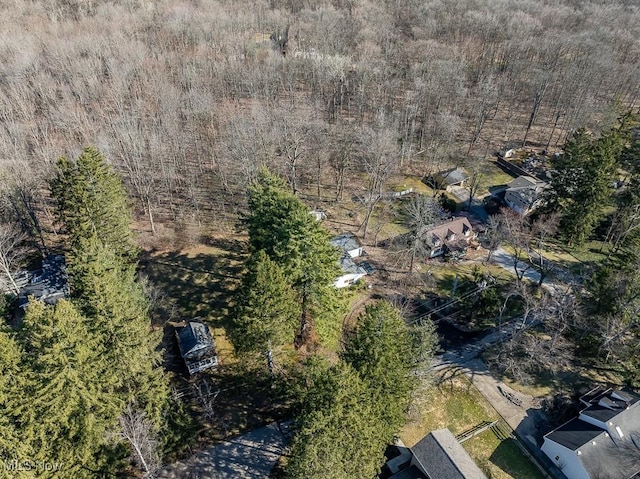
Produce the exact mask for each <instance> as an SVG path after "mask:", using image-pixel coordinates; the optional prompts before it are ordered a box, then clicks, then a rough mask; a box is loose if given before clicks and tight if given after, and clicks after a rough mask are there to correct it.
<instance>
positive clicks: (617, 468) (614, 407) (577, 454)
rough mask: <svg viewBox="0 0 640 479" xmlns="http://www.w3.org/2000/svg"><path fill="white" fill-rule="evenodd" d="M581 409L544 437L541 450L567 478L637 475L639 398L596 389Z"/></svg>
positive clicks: (612, 478) (639, 466) (639, 464)
mask: <svg viewBox="0 0 640 479" xmlns="http://www.w3.org/2000/svg"><path fill="white" fill-rule="evenodd" d="M580 400H581V401H582V403H583V404H584V405H585V408H584V409H583V410H582V411H580V414H579V416H578V417H577V418H574V419H572V420H570V421H568V422H566V423H565V424H563V425H562V426H560V427H558V428H556V429H554V430H553V431H551V432H550V433H548V434H547V435H545V437H544V443H543V445H542V448H541V449H542V451H543V452H544V453H545V454H546V455H547V456H548V457H549V459H551V462H553V463H554V464H555V465H556V466H558V468H559V469H560V470H562V472H563V473H564V475H565V476H567V478H568V479H631V478H635V477H636V476H637V475H638V474H640V396H638V395H637V394H635V393H632V392H628V391H621V390H613V389H607V390H604V389H601V388H596V389H594V390H592V391H590V392H589V393H587V394H586V395H585V396H583V397H582V398H581V399H580Z"/></svg>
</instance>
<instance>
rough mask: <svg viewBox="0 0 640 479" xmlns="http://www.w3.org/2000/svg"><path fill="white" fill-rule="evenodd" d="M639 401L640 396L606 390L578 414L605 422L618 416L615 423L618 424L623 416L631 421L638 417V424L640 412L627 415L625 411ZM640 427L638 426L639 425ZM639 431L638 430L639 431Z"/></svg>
mask: <svg viewBox="0 0 640 479" xmlns="http://www.w3.org/2000/svg"><path fill="white" fill-rule="evenodd" d="M638 401H640V396H637V395H635V394H632V393H629V392H626V391H612V390H607V391H605V392H604V393H603V394H601V395H598V396H595V397H593V398H592V399H591V401H590V403H591V404H590V405H589V406H588V407H586V408H585V409H583V410H582V411H580V414H583V415H585V416H589V417H592V418H594V419H597V420H598V421H602V422H607V421H610V420H611V419H613V418H616V417H617V416H620V418H618V420H617V421H616V422H620V421H621V420H622V417H623V416H624V417H625V418H627V420H632V418H633V417H635V416H638V419H639V422H640V411H634V412H633V413H632V414H629V413H628V411H627V409H628V408H629V406H632V405H634V404H636V403H637V402H638ZM639 426H640V424H639ZM639 430H640V429H639Z"/></svg>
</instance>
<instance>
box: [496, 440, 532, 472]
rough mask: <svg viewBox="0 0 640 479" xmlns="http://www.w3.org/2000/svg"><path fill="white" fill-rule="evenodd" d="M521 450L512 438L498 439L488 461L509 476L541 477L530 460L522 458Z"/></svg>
mask: <svg viewBox="0 0 640 479" xmlns="http://www.w3.org/2000/svg"><path fill="white" fill-rule="evenodd" d="M524 457H525V456H523V453H522V451H521V450H520V448H519V447H518V445H517V444H516V443H515V440H513V439H504V440H502V441H500V444H499V445H498V447H497V448H496V449H495V450H494V451H493V453H492V454H491V456H490V457H489V461H490V462H491V463H493V464H494V465H495V466H497V467H499V468H500V469H502V470H503V471H504V472H505V473H506V474H508V475H509V476H511V477H542V475H541V474H540V472H539V471H538V470H537V469H536V467H535V466H534V465H533V463H531V462H530V461H526V460H523V459H524Z"/></svg>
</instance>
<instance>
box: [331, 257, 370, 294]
mask: <svg viewBox="0 0 640 479" xmlns="http://www.w3.org/2000/svg"><path fill="white" fill-rule="evenodd" d="M339 263H340V268H341V269H342V273H343V274H342V276H339V277H338V278H336V280H335V281H334V282H333V286H334V287H336V288H346V287H347V286H351V285H352V284H354V283H357V282H358V281H360V279H362V278H363V277H365V276H366V275H367V274H368V273H367V270H366V269H365V268H364V267H363V266H361V265H359V264H356V263H355V261H353V259H352V258H351V256H349V254H348V253H345V254H344V255H343V256H342V257H341V258H340V261H339Z"/></svg>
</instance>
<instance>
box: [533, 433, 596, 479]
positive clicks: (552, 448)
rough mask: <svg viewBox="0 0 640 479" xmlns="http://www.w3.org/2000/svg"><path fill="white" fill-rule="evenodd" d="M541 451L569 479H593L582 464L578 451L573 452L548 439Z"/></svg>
mask: <svg viewBox="0 0 640 479" xmlns="http://www.w3.org/2000/svg"><path fill="white" fill-rule="evenodd" d="M541 449H542V452H544V453H545V454H546V455H547V456H548V457H549V459H551V462H553V463H554V464H555V465H556V466H558V468H559V469H560V470H562V472H563V473H564V475H565V476H567V478H568V479H591V478H590V477H589V474H588V473H587V471H586V470H585V469H584V466H583V465H582V462H580V459H579V458H578V456H577V454H576V451H572V450H570V449H568V448H566V447H564V446H561V445H560V444H558V443H556V442H553V441H550V440H548V439H546V438H545V440H544V444H543V445H542V448H541ZM556 457H558V459H556Z"/></svg>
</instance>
